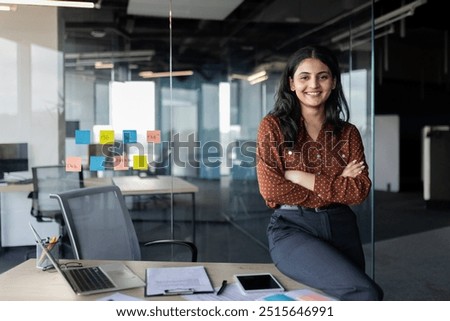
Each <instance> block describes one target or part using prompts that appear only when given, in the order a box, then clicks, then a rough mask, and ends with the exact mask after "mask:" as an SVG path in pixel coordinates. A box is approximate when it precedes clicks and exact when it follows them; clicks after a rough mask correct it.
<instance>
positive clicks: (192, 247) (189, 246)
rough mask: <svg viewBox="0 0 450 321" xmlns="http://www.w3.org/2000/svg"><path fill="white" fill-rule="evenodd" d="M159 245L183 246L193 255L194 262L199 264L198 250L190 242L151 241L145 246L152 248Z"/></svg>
mask: <svg viewBox="0 0 450 321" xmlns="http://www.w3.org/2000/svg"><path fill="white" fill-rule="evenodd" d="M158 244H174V245H183V246H186V247H188V248H189V249H190V251H191V253H192V262H197V255H198V249H197V246H196V245H195V244H194V243H192V242H189V241H183V240H171V239H168V240H155V241H150V242H147V243H145V244H144V246H152V245H158Z"/></svg>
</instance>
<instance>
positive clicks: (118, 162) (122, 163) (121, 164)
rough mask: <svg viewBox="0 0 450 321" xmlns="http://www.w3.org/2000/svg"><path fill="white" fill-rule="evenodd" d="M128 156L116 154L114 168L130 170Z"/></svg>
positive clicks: (116, 169)
mask: <svg viewBox="0 0 450 321" xmlns="http://www.w3.org/2000/svg"><path fill="white" fill-rule="evenodd" d="M128 169H129V167H128V157H126V156H114V170H115V171H125V170H128Z"/></svg>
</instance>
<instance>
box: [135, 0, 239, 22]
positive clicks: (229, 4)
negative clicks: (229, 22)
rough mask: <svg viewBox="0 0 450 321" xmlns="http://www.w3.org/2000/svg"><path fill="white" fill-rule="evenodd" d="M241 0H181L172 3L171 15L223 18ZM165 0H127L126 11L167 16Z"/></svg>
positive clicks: (142, 14) (167, 9) (167, 4)
mask: <svg viewBox="0 0 450 321" xmlns="http://www.w3.org/2000/svg"><path fill="white" fill-rule="evenodd" d="M242 2H243V0H208V1H204V0H183V1H181V2H176V3H175V5H172V17H173V18H184V19H202V20H223V19H225V18H226V17H227V16H228V15H229V14H230V13H231V12H232V11H233V10H234V9H236V8H237V7H238V6H239V5H240V4H241V3H242ZM169 9H170V5H169V1H167V0H129V2H128V8H127V13H128V14H130V15H139V16H148V17H168V16H169Z"/></svg>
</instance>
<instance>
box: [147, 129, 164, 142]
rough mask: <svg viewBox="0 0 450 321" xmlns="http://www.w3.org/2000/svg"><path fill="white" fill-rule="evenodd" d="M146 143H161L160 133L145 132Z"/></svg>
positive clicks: (153, 131)
mask: <svg viewBox="0 0 450 321" xmlns="http://www.w3.org/2000/svg"><path fill="white" fill-rule="evenodd" d="M147 143H156V144H159V143H161V131H160V130H147Z"/></svg>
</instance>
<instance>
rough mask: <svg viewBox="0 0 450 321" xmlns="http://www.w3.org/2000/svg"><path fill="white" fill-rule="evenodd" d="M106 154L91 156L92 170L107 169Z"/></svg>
mask: <svg viewBox="0 0 450 321" xmlns="http://www.w3.org/2000/svg"><path fill="white" fill-rule="evenodd" d="M105 160H106V158H105V156H91V157H90V158H89V170H90V171H93V172H94V171H104V170H105Z"/></svg>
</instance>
